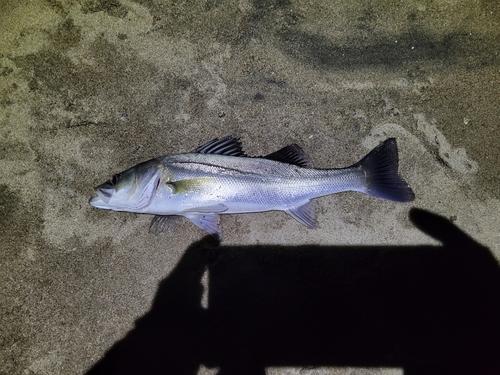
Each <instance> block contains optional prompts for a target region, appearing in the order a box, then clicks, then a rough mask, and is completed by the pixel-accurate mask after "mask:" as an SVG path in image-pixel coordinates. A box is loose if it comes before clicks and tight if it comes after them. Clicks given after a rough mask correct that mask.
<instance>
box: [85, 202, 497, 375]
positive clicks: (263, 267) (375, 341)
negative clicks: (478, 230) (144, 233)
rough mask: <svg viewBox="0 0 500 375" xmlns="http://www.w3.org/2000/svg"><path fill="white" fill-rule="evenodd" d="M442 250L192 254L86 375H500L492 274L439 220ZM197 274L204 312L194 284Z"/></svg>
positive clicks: (433, 225) (202, 244)
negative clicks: (296, 370)
mask: <svg viewBox="0 0 500 375" xmlns="http://www.w3.org/2000/svg"><path fill="white" fill-rule="evenodd" d="M410 218H411V220H412V222H413V223H414V224H415V225H416V226H417V227H418V228H419V229H421V230H422V231H423V232H425V233H427V234H429V235H430V236H432V237H434V238H435V239H438V240H439V241H440V242H441V243H442V245H441V246H427V245H426V246H315V245H306V246H296V247H290V246H270V245H262V246H261V245H259V246H218V244H217V242H216V241H215V240H213V239H211V238H208V237H207V238H204V239H203V240H201V241H199V242H196V243H194V244H193V245H191V246H190V247H189V248H188V249H187V250H186V252H185V254H184V256H183V257H182V259H181V261H180V262H179V264H178V265H177V266H176V268H175V269H174V270H173V271H172V273H171V274H170V275H169V276H168V277H167V278H166V279H164V280H163V281H162V282H161V284H160V287H159V289H158V293H157V295H156V298H155V301H154V304H153V306H152V308H151V310H150V311H149V312H148V313H147V314H146V315H145V316H144V317H142V318H140V319H139V320H138V321H137V322H136V326H135V328H134V329H133V330H132V331H131V332H130V333H129V334H128V335H127V336H126V337H125V338H124V339H122V340H121V341H119V342H117V343H116V344H115V345H114V346H113V347H112V348H111V349H110V350H109V351H108V352H107V353H106V355H105V356H104V357H103V359H102V360H101V361H99V362H98V363H97V364H96V365H95V366H94V367H93V368H92V369H91V370H90V371H89V372H88V374H89V375H94V374H184V375H189V374H196V373H197V369H198V368H199V366H200V365H201V364H203V365H205V366H207V367H218V368H219V370H218V374H219V375H227V374H241V375H245V374H248V375H250V374H255V375H257V374H260V375H262V374H265V368H266V367H269V366H273V367H276V366H301V367H303V366H353V367H378V366H383V367H398V368H402V369H403V371H404V374H405V375H416V374H473V373H474V374H498V373H500V372H499V370H500V356H499V354H500V303H499V301H500V270H499V267H498V263H497V262H496V260H495V258H494V257H493V256H492V255H491V253H490V251H489V250H488V248H486V247H484V246H481V245H480V244H478V243H477V242H476V241H474V240H473V239H472V238H470V237H468V236H467V235H466V234H465V233H463V232H462V231H460V229H458V228H457V227H456V226H454V225H453V224H452V223H451V222H450V221H448V220H446V219H444V218H443V217H440V216H437V215H435V214H432V213H429V212H426V211H423V210H419V209H413V210H412V211H411V213H410ZM206 269H208V275H209V282H208V284H209V287H208V308H206V309H204V308H202V306H201V303H200V301H201V297H202V293H203V287H202V285H201V278H202V275H203V273H204V271H205V270H206Z"/></svg>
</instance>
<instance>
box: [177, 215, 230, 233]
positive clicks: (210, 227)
mask: <svg viewBox="0 0 500 375" xmlns="http://www.w3.org/2000/svg"><path fill="white" fill-rule="evenodd" d="M184 216H185V217H186V218H188V219H189V220H190V221H191V222H192V223H193V224H194V225H196V226H197V227H198V228H201V229H203V230H204V231H207V232H208V233H210V234H211V235H212V236H214V237H216V238H220V237H221V233H220V217H219V215H218V214H215V213H187V214H185V215H184Z"/></svg>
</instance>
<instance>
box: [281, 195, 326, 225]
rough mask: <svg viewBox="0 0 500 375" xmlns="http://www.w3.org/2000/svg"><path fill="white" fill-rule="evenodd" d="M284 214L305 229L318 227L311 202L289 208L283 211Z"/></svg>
mask: <svg viewBox="0 0 500 375" xmlns="http://www.w3.org/2000/svg"><path fill="white" fill-rule="evenodd" d="M285 212H286V213H287V214H289V215H290V216H292V217H293V218H294V219H295V220H297V221H298V222H300V223H302V224H304V225H305V226H306V227H309V228H316V227H317V226H318V222H317V221H316V212H315V208H314V203H313V202H312V201H307V202H306V203H304V204H302V205H300V206H295V207H291V208H289V209H287V210H285Z"/></svg>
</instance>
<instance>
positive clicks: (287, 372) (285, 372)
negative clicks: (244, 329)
mask: <svg viewBox="0 0 500 375" xmlns="http://www.w3.org/2000/svg"><path fill="white" fill-rule="evenodd" d="M382 374H383V375H404V371H403V369H398V368H384V367H377V368H359V367H332V368H329V367H269V368H267V369H266V375H382ZM199 375H202V374H201V373H200V374H199ZM207 375H208V374H207Z"/></svg>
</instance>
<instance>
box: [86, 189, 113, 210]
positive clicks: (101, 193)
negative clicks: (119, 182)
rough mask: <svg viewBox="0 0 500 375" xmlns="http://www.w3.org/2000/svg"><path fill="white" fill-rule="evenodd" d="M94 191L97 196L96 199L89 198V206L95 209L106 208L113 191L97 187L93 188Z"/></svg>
mask: <svg viewBox="0 0 500 375" xmlns="http://www.w3.org/2000/svg"><path fill="white" fill-rule="evenodd" d="M94 190H95V193H96V194H97V197H93V198H91V199H90V201H89V204H90V205H91V206H93V207H97V208H108V203H109V201H110V200H111V196H112V195H113V191H114V190H113V189H106V188H99V187H97V188H95V189H94Z"/></svg>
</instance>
